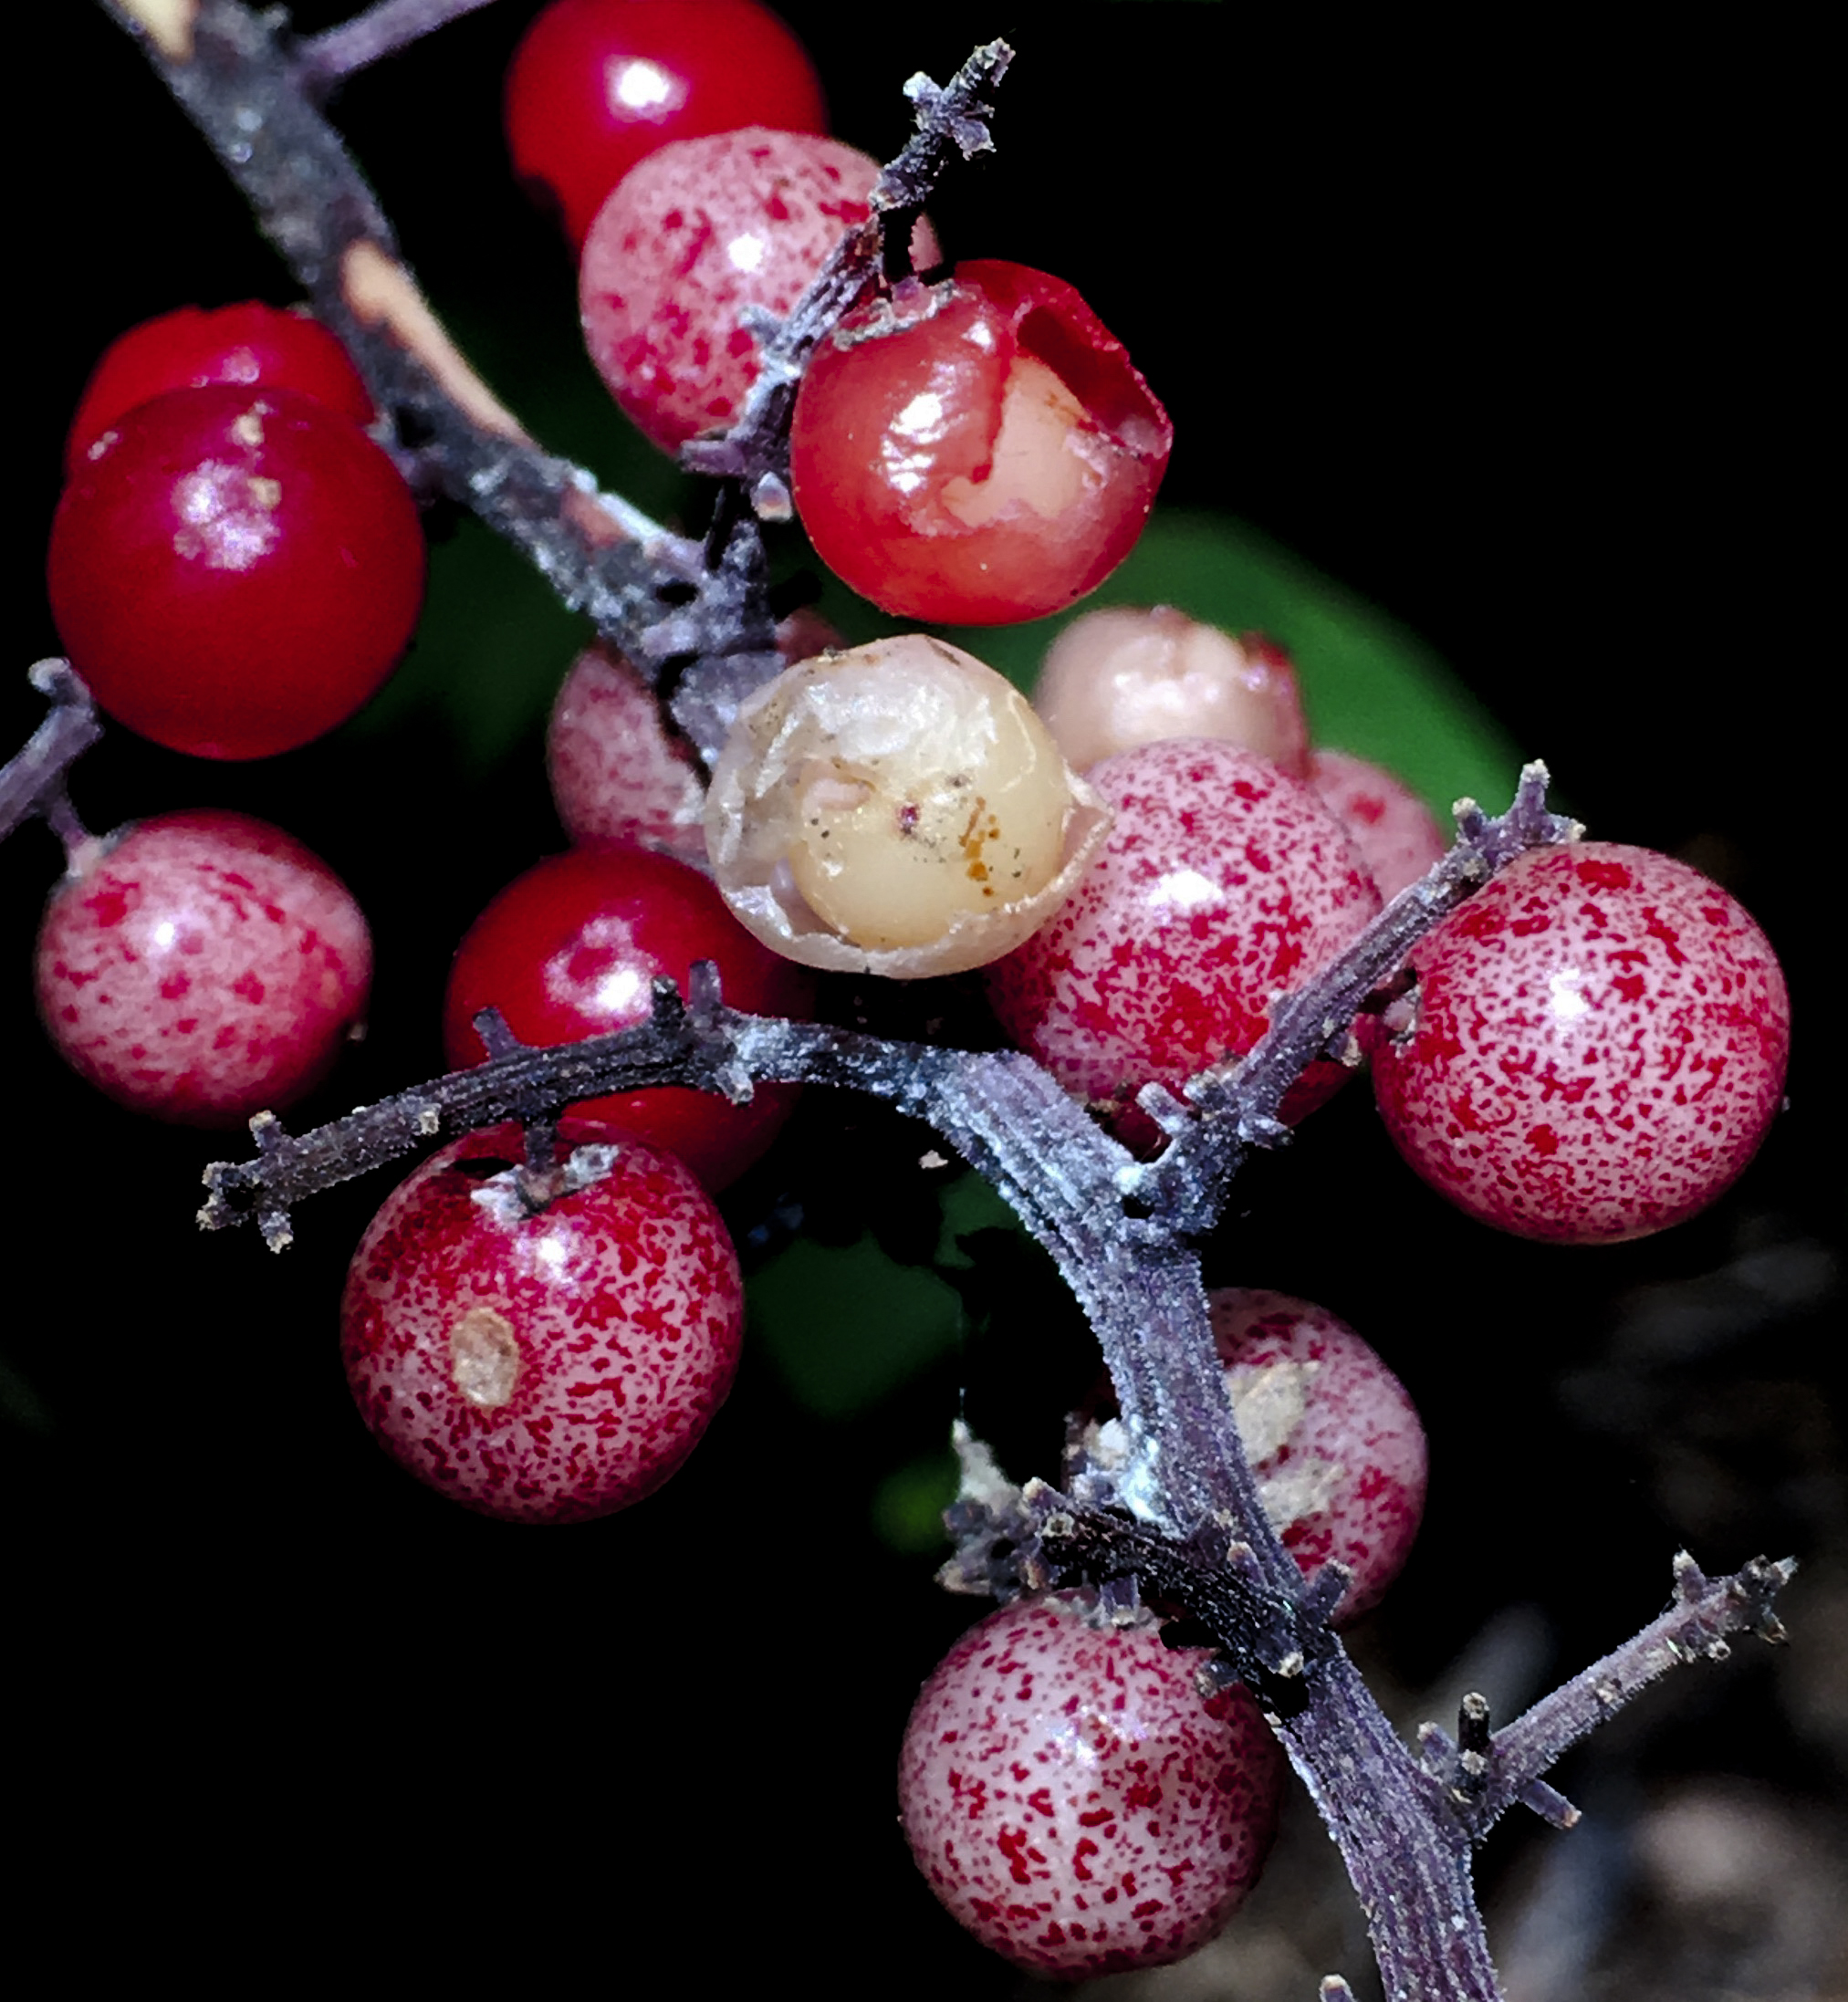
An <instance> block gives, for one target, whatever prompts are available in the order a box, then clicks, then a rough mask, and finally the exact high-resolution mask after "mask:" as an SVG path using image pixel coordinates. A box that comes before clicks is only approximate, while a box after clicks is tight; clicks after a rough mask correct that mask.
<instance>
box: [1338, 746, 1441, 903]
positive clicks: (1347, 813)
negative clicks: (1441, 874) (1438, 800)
mask: <svg viewBox="0 0 1848 2002" xmlns="http://www.w3.org/2000/svg"><path fill="white" fill-rule="evenodd" d="M1309 782H1310V785H1311V786H1312V787H1314V788H1315V791H1316V793H1317V796H1318V797H1319V798H1321V802H1322V804H1323V805H1324V806H1326V807H1328V808H1330V809H1331V812H1332V813H1333V814H1334V817H1335V819H1337V820H1339V821H1340V822H1341V824H1342V826H1343V827H1344V828H1345V829H1347V830H1348V834H1349V837H1350V838H1351V839H1352V841H1353V844H1354V846H1355V847H1356V848H1357V849H1359V850H1360V851H1361V860H1362V861H1363V862H1364V863H1365V864H1366V865H1367V869H1368V871H1369V872H1370V873H1371V874H1372V876H1373V881H1375V882H1376V883H1377V884H1378V885H1379V886H1380V894H1381V896H1383V897H1387V898H1391V897H1396V896H1397V895H1398V894H1399V892H1400V891H1402V890H1404V888H1405V887H1406V885H1407V884H1408V883H1415V882H1416V881H1417V880H1418V879H1419V877H1420V876H1422V875H1424V874H1425V871H1427V870H1430V869H1434V868H1435V867H1436V865H1437V863H1439V862H1440V861H1442V860H1443V859H1444V856H1445V854H1446V851H1447V850H1448V849H1449V846H1450V844H1449V842H1448V841H1446V839H1445V838H1444V830H1443V829H1441V828H1440V827H1439V826H1438V825H1437V823H1436V820H1435V819H1433V818H1432V814H1431V809H1430V808H1429V807H1427V806H1426V805H1425V802H1424V801H1423V800H1422V799H1420V798H1419V797H1418V796H1417V794H1416V793H1415V792H1414V791H1413V790H1412V788H1411V787H1409V786H1408V785H1406V784H1405V782H1404V780H1403V779H1401V778H1397V777H1394V775H1393V774H1392V773H1391V772H1389V771H1387V770H1386V769H1385V767H1384V766H1381V765H1371V764H1369V763H1368V762H1367V760H1366V759H1365V758H1363V757H1355V756H1353V755H1352V752H1348V751H1317V752H1315V753H1313V754H1312V756H1310V763H1309Z"/></svg>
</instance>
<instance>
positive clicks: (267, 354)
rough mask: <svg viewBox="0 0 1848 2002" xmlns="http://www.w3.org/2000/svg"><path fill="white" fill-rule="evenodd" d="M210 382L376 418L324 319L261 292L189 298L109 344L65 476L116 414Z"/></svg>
mask: <svg viewBox="0 0 1848 2002" xmlns="http://www.w3.org/2000/svg"><path fill="white" fill-rule="evenodd" d="M208 382H233V383H237V384H240V385H242V386H243V387H245V388H247V389H257V388H261V389H266V390H269V389H277V390H294V391H298V393H299V394H300V395H303V396H311V397H313V398H314V400H315V401H317V402H318V403H325V404H326V405H327V406H328V407H329V410H337V411H339V412H340V414H341V415H342V416H343V417H349V418H350V419H351V420H352V421H353V422H354V423H356V424H370V423H371V422H372V417H373V411H372V399H371V397H370V396H369V395H368V394H367V393H366V385H365V384H364V383H363V382H362V381H360V377H359V374H358V371H357V370H355V369H354V367H353V364H352V363H351V362H350V360H348V359H347V350H346V349H344V348H342V347H341V346H340V344H339V341H338V340H336V339H334V337H333V336H332V335H331V334H330V333H329V331H328V330H327V328H325V327H323V326H322V325H321V324H320V322H319V321H318V320H313V319H309V318H308V316H307V315H306V314H303V313H286V312H283V311H282V310H280V309H279V308H277V307H274V306H264V305H261V304H260V303H259V302H258V301H256V300H255V299H249V300H246V301H245V303H244V304H242V305H240V306H221V307H218V308H215V309H214V310H213V311H210V312H202V311H201V310H200V309H199V308H198V307H196V306H183V307H181V308H179V309H178V310H177V311H175V312H172V313H162V315H161V316H160V318H158V319H148V320H143V321H142V322H141V325H140V326H139V327H131V328H129V330H128V332H127V333H125V334H123V335H121V336H120V339H116V340H114V341H112V342H111V343H110V346H109V347H108V348H106V349H104V350H103V355H102V359H101V360H99V362H98V363H97V365H96V367H95V369H94V370H92V371H91V374H90V379H89V382H88V383H87V384H85V386H84V392H83V398H82V401H80V402H79V403H78V406H77V415H76V416H75V417H74V418H72V420H71V424H70V435H69V437H68V438H67V439H66V441H65V446H64V465H65V473H66V475H67V477H71V476H74V475H75V474H78V472H80V471H81V470H82V467H83V462H84V457H85V454H86V452H87V450H88V448H89V446H90V445H91V444H92V443H94V442H95V441H96V440H97V439H98V438H99V437H100V436H101V434H102V433H104V432H105V431H107V430H108V429H109V427H110V425H111V424H112V423H114V422H115V421H116V419H117V418H118V417H121V416H123V415H125V414H126V413H127V412H130V411H131V410H134V409H137V408H138V407H139V406H140V405H141V404H142V403H145V402H147V401H149V400H150V399H151V398H153V397H156V396H163V395H165V393H166V392H167V391H169V390H184V389H203V388H204V386H205V384H206V383H208Z"/></svg>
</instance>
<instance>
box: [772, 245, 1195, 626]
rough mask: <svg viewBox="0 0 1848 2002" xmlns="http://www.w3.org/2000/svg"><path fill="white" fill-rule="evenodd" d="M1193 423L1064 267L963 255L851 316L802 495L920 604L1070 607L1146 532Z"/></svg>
mask: <svg viewBox="0 0 1848 2002" xmlns="http://www.w3.org/2000/svg"><path fill="white" fill-rule="evenodd" d="M1173 443H1174V427H1173V426H1172V425H1171V424H1170V423H1169V422H1168V416H1167V412H1165V411H1164V409H1163V408H1162V406H1161V404H1160V403H1159V402H1157V401H1155V398H1154V395H1153V394H1152V393H1151V391H1150V390H1149V386H1148V384H1147V383H1146V382H1144V381H1143V379H1142V377H1141V376H1140V375H1139V374H1138V373H1137V372H1136V370H1135V369H1134V367H1133V364H1132V363H1131V361H1130V358H1129V356H1128V354H1127V353H1126V352H1125V351H1124V349H1123V346H1122V342H1121V341H1119V340H1118V339H1116V338H1115V337H1114V336H1113V335H1112V333H1111V332H1110V331H1109V329H1108V328H1106V327H1104V325H1103V324H1102V322H1101V320H1100V319H1099V318H1097V316H1096V314H1094V313H1093V312H1092V311H1091V308H1089V307H1088V306H1087V305H1086V304H1085V303H1084V301H1083V300H1082V299H1081V297H1079V296H1078V294H1077V293H1076V292H1075V291H1074V290H1073V289H1072V287H1070V286H1069V285H1067V284H1066V283H1065V281H1064V280H1063V279H1062V278H1055V277H1052V276H1049V275H1048V274H1047V273H1046V272H1043V271H1034V270H1030V269H1028V266H1025V265H1016V264H1003V263H999V262H996V261H993V260H978V261H976V262H971V263H965V264H961V265H958V266H957V267H956V273H955V278H954V279H949V280H945V281H944V282H943V283H941V284H937V285H930V286H927V285H924V284H923V283H921V282H920V281H918V280H915V279H912V280H907V281H906V282H905V283H903V284H902V285H900V286H899V287H897V290H896V293H895V295H894V296H893V298H892V299H891V300H889V301H887V300H881V301H878V302H876V303H875V304H873V305H872V306H871V307H868V308H863V309H862V310H861V311H860V312H858V313H855V314H850V315H849V316H848V318H846V319H844V320H843V321H842V322H841V324H840V328H838V329H837V330H836V331H835V332H834V333H833V334H832V335H830V337H829V339H827V340H825V341H823V342H822V343H821V345H820V348H819V349H817V350H816V353H815V356H814V359H813V360H811V361H810V363H809V369H808V372H807V373H806V374H805V375H804V377H803V379H802V387H801V390H800V391H799V394H798V396H797V399H796V414H795V421H794V424H793V427H792V430H791V433H790V439H789V465H790V474H791V477H792V480H793V483H794V490H795V497H796V508H797V512H798V513H799V515H800V516H801V517H802V526H803V527H805V528H806V529H807V530H808V531H809V539H810V540H811V541H812V542H813V543H814V545H815V550H816V554H817V555H818V556H820V558H821V559H822V561H823V562H824V563H826V564H827V565H828V567H829V568H830V569H831V570H832V571H833V572H834V573H835V575H836V576H837V577H839V578H840V579H841V580H842V581H843V582H844V583H846V584H849V585H851V587H852V588H853V589H855V590H857V591H858V592H860V593H861V596H862V597H864V598H870V599H872V601H873V603H874V604H876V605H880V606H882V607H883V608H884V609H885V610H887V611H891V612H896V613H897V614H898V615H899V616H900V617H901V618H906V619H926V620H934V621H943V622H951V623H957V624H968V625H1002V624H1008V623H1010V622H1011V621H1013V620H1019V619H1036V618H1039V616H1040V615H1041V614H1042V613H1045V612H1052V611H1060V610H1063V609H1064V608H1065V607H1066V606H1067V605H1070V604H1071V603H1072V602H1073V601H1074V600H1077V599H1080V598H1081V597H1082V596H1083V595H1084V594H1085V592H1086V591H1088V590H1090V589H1092V588H1093V587H1094V586H1096V585H1098V584H1101V582H1102V581H1103V579H1105V578H1106V577H1108V576H1109V575H1110V573H1111V571H1112V570H1113V569H1114V568H1116V567H1117V565H1118V564H1119V563H1121V562H1122V559H1123V558H1124V557H1126V556H1127V555H1128V554H1129V552H1130V550H1131V548H1132V547H1133V545H1134V543H1135V539H1136V537H1138V536H1139V535H1140V534H1141V533H1142V527H1143V522H1144V521H1145V520H1146V519H1147V518H1148V513H1149V509H1150V508H1151V507H1152V506H1154V498H1155V489H1156V488H1157V487H1158V486H1159V485H1161V482H1162V474H1164V472H1165V471H1166V469H1167V464H1168V453H1169V449H1170V447H1171V446H1172V444H1173Z"/></svg>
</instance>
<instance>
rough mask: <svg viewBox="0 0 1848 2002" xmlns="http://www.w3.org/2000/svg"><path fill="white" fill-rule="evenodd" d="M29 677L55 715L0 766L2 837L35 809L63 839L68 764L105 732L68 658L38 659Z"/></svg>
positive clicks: (31, 668)
mask: <svg viewBox="0 0 1848 2002" xmlns="http://www.w3.org/2000/svg"><path fill="white" fill-rule="evenodd" d="M26 674H27V678H28V679H29V680H30V681H31V683H32V685H33V686H34V687H35V688H36V689H37V691H38V693H40V694H41V695H44V696H46V697H47V698H48V699H49V701H50V703H51V714H49V715H48V716H47V717H46V719H45V721H44V722H43V723H41V724H40V725H38V727H37V729H36V730H35V731H34V732H33V733H32V735H31V736H30V737H29V738H28V739H27V740H26V743H25V745H24V746H21V748H20V750H19V752H18V753H17V755H16V756H14V757H12V758H10V759H9V760H8V761H7V763H6V765H5V768H4V769H0V841H4V840H5V839H6V837H7V836H8V835H9V834H11V833H12V831H13V830H14V829H15V828H16V827H17V826H18V825H19V824H20V822H21V821H23V820H27V819H31V817H32V816H33V815H34V814H35V813H36V814H39V815H42V816H43V817H44V818H45V819H47V820H48V821H50V822H51V824H52V829H53V831H54V832H55V833H57V834H58V836H59V837H60V839H62V838H63V837H64V835H65V833H66V831H67V829H66V827H65V826H64V825H63V824H61V823H63V821H64V819H65V816H66V814H67V813H68V801H67V799H66V798H65V790H64V788H65V781H66V778H67V777H68V774H69V771H70V767H71V766H73V765H74V764H75V763H76V762H77V760H78V758H79V757H81V756H83V754H84V753H85V752H86V751H87V750H89V747H90V746H91V745H92V744H94V743H95V742H96V741H97V739H98V738H99V736H101V735H102V723H101V720H100V719H99V716H98V715H97V713H96V704H94V703H93V702H92V701H91V700H90V695H89V689H88V688H86V687H85V686H84V684H83V682H82V680H81V679H80V677H79V676H78V674H77V673H76V672H75V671H74V670H73V668H72V667H71V664H70V662H68V661H63V660H56V659H54V660H47V661H38V662H35V663H34V664H33V665H32V666H31V667H30V668H28V669H27V670H26Z"/></svg>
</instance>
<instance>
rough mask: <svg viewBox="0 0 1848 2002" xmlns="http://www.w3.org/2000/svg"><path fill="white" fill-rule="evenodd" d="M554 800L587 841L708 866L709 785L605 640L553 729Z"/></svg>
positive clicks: (564, 694)
mask: <svg viewBox="0 0 1848 2002" xmlns="http://www.w3.org/2000/svg"><path fill="white" fill-rule="evenodd" d="M546 769H547V771H548V774H549V776H550V777H551V781H552V803H553V805H555V806H556V807H557V808H558V809H559V819H560V820H561V821H562V822H563V823H564V829H565V832H566V833H567V834H569V836H570V837H571V839H572V840H574V841H576V842H579V843H580V844H581V843H585V842H590V841H603V842H619V841H629V842H634V843H636V844H638V845H639V846H641V847H643V848H658V849H660V850H663V852H664V853H666V854H669V855H673V856H677V857H678V858H679V859H680V860H682V861H684V862H687V863H690V864H691V865H692V866H693V867H694V868H695V869H704V868H705V784H704V782H703V781H702V778H701V776H700V769H699V763H698V760H697V759H696V758H695V757H694V753H693V747H692V746H691V745H689V744H686V743H684V741H683V740H681V739H679V738H677V737H673V736H670V735H668V733H667V731H666V729H665V728H664V727H663V724H662V720H661V709H660V705H659V704H657V703H656V702H655V699H654V694H653V690H652V689H650V687H649V686H648V683H646V682H644V681H643V680H642V676H641V675H640V673H637V672H636V670H635V669H634V668H633V667H632V666H631V665H630V663H629V662H627V661H625V660H624V659H623V658H622V657H621V654H619V653H617V652H613V651H612V650H611V648H609V647H607V646H604V645H601V644H599V645H596V646H592V647H587V648H586V649H585V650H584V652H581V653H580V654H579V656H578V658H577V659H576V660H575V661H574V662H572V663H571V671H570V673H569V674H567V675H566V676H565V680H564V685H563V686H562V687H561V688H560V689H559V698H558V701H557V702H556V703H554V704H553V705H552V718H551V724H550V725H549V727H548V730H547V732H546Z"/></svg>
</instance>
